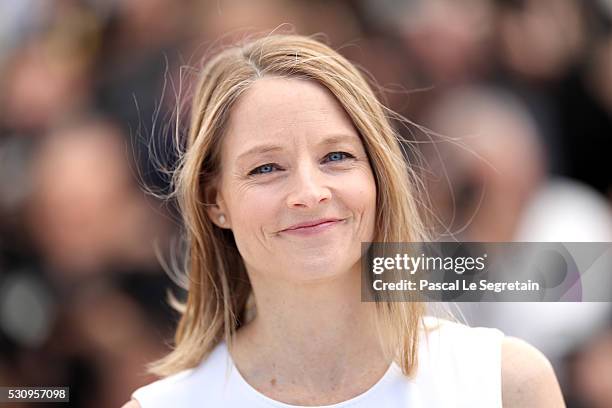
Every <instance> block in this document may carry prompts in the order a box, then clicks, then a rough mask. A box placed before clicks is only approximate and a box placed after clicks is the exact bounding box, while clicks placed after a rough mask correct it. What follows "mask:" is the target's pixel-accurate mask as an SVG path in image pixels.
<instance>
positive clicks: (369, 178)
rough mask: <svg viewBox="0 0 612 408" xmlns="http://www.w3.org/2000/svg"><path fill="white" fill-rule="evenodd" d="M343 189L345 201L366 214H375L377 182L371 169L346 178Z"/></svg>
mask: <svg viewBox="0 0 612 408" xmlns="http://www.w3.org/2000/svg"><path fill="white" fill-rule="evenodd" d="M342 191H343V192H344V193H343V196H344V199H345V202H346V203H348V204H349V205H350V206H351V207H352V208H353V210H355V211H358V212H360V213H362V214H363V215H364V216H366V215H373V214H374V212H375V208H376V183H375V182H374V176H373V175H372V174H371V172H370V171H366V170H363V171H360V172H358V173H357V174H355V175H354V176H353V177H351V178H350V179H347V180H344V182H343V186H342Z"/></svg>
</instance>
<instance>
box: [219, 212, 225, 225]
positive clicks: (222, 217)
mask: <svg viewBox="0 0 612 408" xmlns="http://www.w3.org/2000/svg"><path fill="white" fill-rule="evenodd" d="M219 224H225V215H223V214H221V215H220V216H219Z"/></svg>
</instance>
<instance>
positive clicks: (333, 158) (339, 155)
mask: <svg viewBox="0 0 612 408" xmlns="http://www.w3.org/2000/svg"><path fill="white" fill-rule="evenodd" d="M325 157H326V158H327V161H330V162H337V161H342V160H344V159H347V158H353V157H355V156H353V155H352V154H350V153H346V152H331V153H329V154H328V155H327V156H325Z"/></svg>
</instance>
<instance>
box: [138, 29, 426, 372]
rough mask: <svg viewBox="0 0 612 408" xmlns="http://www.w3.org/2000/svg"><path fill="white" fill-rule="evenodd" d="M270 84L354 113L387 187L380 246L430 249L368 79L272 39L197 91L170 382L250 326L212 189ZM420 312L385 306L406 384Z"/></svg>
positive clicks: (181, 197) (311, 47)
mask: <svg viewBox="0 0 612 408" xmlns="http://www.w3.org/2000/svg"><path fill="white" fill-rule="evenodd" d="M264 76H280V77H300V78H307V79H309V80H312V81H316V82H317V83H318V84H320V85H322V86H324V87H326V88H327V89H329V91H331V93H332V94H333V95H334V96H335V97H336V98H337V100H338V101H339V102H340V104H341V105H342V106H343V107H344V109H345V110H346V112H347V113H348V115H349V116H350V118H351V120H352V121H353V123H354V125H355V127H356V129H357V130H358V131H359V134H360V136H361V138H362V142H363V144H364V146H365V149H366V152H367V153H368V156H369V159H370V163H371V166H372V170H373V173H374V176H375V181H376V185H377V198H376V215H375V217H376V218H375V225H376V231H375V235H374V241H375V242H412V241H424V240H425V239H426V233H425V228H424V225H423V222H422V214H420V213H419V210H418V205H417V202H418V200H417V193H416V190H417V187H416V186H417V179H416V176H415V174H414V173H413V171H412V170H411V169H410V168H409V166H407V164H406V161H405V159H404V155H403V152H402V146H401V145H400V141H399V136H398V134H397V133H396V132H395V131H394V129H393V127H392V126H391V124H390V122H389V120H388V118H387V116H386V113H389V111H388V110H386V108H385V107H384V106H383V105H382V104H381V103H380V102H379V101H378V100H377V98H376V96H375V94H374V92H373V91H372V88H371V87H370V86H369V85H368V82H367V81H366V79H365V78H364V76H363V75H362V74H361V73H360V71H359V70H358V69H357V68H356V67H355V66H354V65H352V64H351V63H350V62H349V61H348V60H346V59H345V58H344V57H342V56H340V55H339V54H338V53H337V52H335V51H334V50H332V49H331V48H329V47H328V46H326V45H325V44H322V43H321V42H319V41H316V40H314V39H312V38H309V37H303V36H298V35H270V36H266V37H262V38H259V39H255V40H251V41H250V42H247V43H246V44H244V45H241V46H235V47H232V48H229V49H226V50H225V51H223V52H221V53H220V54H218V55H217V56H216V57H215V58H213V59H212V60H210V61H209V62H208V63H207V64H206V65H205V67H204V69H203V72H202V73H201V79H200V81H199V83H198V85H197V88H196V90H195V95H194V99H193V103H192V112H191V127H190V131H189V135H188V140H187V146H186V151H185V153H184V154H183V157H181V160H180V164H179V167H178V168H177V171H176V173H175V180H174V181H175V193H176V196H177V201H178V205H179V209H180V212H181V213H182V216H183V221H184V225H185V230H186V231H185V232H186V237H187V245H188V249H187V252H188V253H187V255H188V257H187V260H186V263H185V269H186V271H187V275H188V277H189V288H188V296H187V300H186V302H185V303H182V304H178V302H177V301H176V299H173V303H174V304H175V307H176V308H177V309H178V310H179V311H180V313H181V318H180V321H179V324H178V327H177V329H176V333H175V346H174V348H173V350H172V351H171V352H170V353H169V354H168V355H166V356H165V357H163V358H162V359H161V360H159V361H156V362H154V363H153V364H151V365H150V367H149V369H150V371H151V372H153V373H155V374H158V375H161V376H167V375H170V374H173V373H176V372H178V371H181V370H184V369H188V368H191V367H194V366H196V365H197V364H199V363H200V362H201V361H202V360H203V359H205V358H206V357H207V356H208V355H209V354H210V352H211V351H212V350H213V348H214V347H215V346H216V345H217V344H218V343H219V342H220V341H222V340H225V341H226V342H227V344H231V343H232V341H231V340H232V338H233V335H234V333H235V331H236V330H237V329H238V328H239V327H240V326H241V325H243V324H244V323H245V319H246V317H247V316H246V313H247V309H248V307H247V303H248V301H249V297H250V295H251V286H250V283H249V280H248V276H247V273H246V269H245V266H244V263H243V261H242V258H241V256H240V254H239V252H238V250H237V247H236V243H235V242H234V238H233V235H232V233H231V231H229V230H226V229H222V228H218V227H217V226H215V225H214V224H213V223H212V221H211V220H210V218H209V217H208V215H207V212H206V209H205V205H203V203H210V202H211V197H210V192H209V186H210V185H211V184H212V181H213V180H214V179H215V177H216V176H217V175H218V174H219V171H220V166H221V162H220V148H221V143H222V137H223V130H224V128H225V125H226V122H227V120H228V116H229V115H230V111H231V107H232V105H233V103H235V102H236V100H237V99H238V98H239V97H240V95H241V94H242V93H243V92H244V91H245V90H246V89H248V88H249V87H250V86H251V85H252V84H253V83H254V82H255V81H257V80H258V79H260V78H262V77H264ZM424 309H425V307H424V304H422V303H418V302H385V301H381V302H378V303H377V304H376V316H377V319H376V320H377V328H378V330H379V335H380V338H381V341H382V343H383V347H384V349H385V350H386V351H388V352H389V353H392V354H391V355H392V356H393V357H394V358H395V359H396V361H397V362H398V364H399V365H400V366H401V368H402V371H403V372H404V373H405V374H406V375H411V374H413V373H414V370H415V368H416V365H417V350H418V330H419V324H420V323H421V320H422V316H423V314H424Z"/></svg>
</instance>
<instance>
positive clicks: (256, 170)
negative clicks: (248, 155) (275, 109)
mask: <svg viewBox="0 0 612 408" xmlns="http://www.w3.org/2000/svg"><path fill="white" fill-rule="evenodd" d="M333 154H341V155H344V157H343V159H340V160H333V161H331V162H339V161H343V160H346V159H354V158H355V156H353V155H352V154H350V153H347V152H330V153H328V154H326V155H325V158H329V156H331V155H333ZM268 166H271V167H274V168H276V169H279V166H278V165H277V164H276V163H266V164H262V165H261V166H258V167H255V168H254V169H253V170H251V171H250V172H249V176H258V175H261V174H269V173H272V171H267V172H263V173H262V172H260V171H259V170H261V169H262V168H263V167H268Z"/></svg>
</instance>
